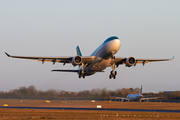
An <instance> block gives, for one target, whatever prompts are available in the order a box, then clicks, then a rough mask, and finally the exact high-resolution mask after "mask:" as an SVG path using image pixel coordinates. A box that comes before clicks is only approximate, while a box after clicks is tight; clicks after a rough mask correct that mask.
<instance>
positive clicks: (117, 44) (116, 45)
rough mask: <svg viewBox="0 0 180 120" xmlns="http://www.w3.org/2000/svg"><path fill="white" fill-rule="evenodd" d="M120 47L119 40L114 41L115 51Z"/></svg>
mask: <svg viewBox="0 0 180 120" xmlns="http://www.w3.org/2000/svg"><path fill="white" fill-rule="evenodd" d="M120 46H121V42H120V40H119V39H116V40H114V47H115V48H116V51H118V50H119V48H120Z"/></svg>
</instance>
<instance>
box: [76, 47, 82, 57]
mask: <svg viewBox="0 0 180 120" xmlns="http://www.w3.org/2000/svg"><path fill="white" fill-rule="evenodd" d="M76 52H77V55H79V56H82V54H81V50H80V48H79V46H77V47H76Z"/></svg>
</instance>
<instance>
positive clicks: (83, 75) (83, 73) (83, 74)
mask: <svg viewBox="0 0 180 120" xmlns="http://www.w3.org/2000/svg"><path fill="white" fill-rule="evenodd" d="M85 66H86V65H84V63H82V68H81V69H82V71H80V73H79V78H81V77H83V78H85V74H86V72H85V71H84V67H85Z"/></svg>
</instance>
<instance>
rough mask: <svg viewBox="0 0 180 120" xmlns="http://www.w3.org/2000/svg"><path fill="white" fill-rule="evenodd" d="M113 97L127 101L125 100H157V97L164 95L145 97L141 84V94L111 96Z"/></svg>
mask: <svg viewBox="0 0 180 120" xmlns="http://www.w3.org/2000/svg"><path fill="white" fill-rule="evenodd" d="M110 98H111V99H114V98H115V99H119V100H121V101H122V102H125V101H128V102H130V101H139V102H141V101H145V100H157V99H162V97H148V98H145V97H143V95H142V85H141V89H140V92H139V94H128V95H127V97H126V98H124V97H112V96H111V97H110Z"/></svg>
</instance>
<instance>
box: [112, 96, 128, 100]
mask: <svg viewBox="0 0 180 120" xmlns="http://www.w3.org/2000/svg"><path fill="white" fill-rule="evenodd" d="M110 98H111V99H119V100H122V99H123V100H130V99H128V98H125V97H115V96H110Z"/></svg>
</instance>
